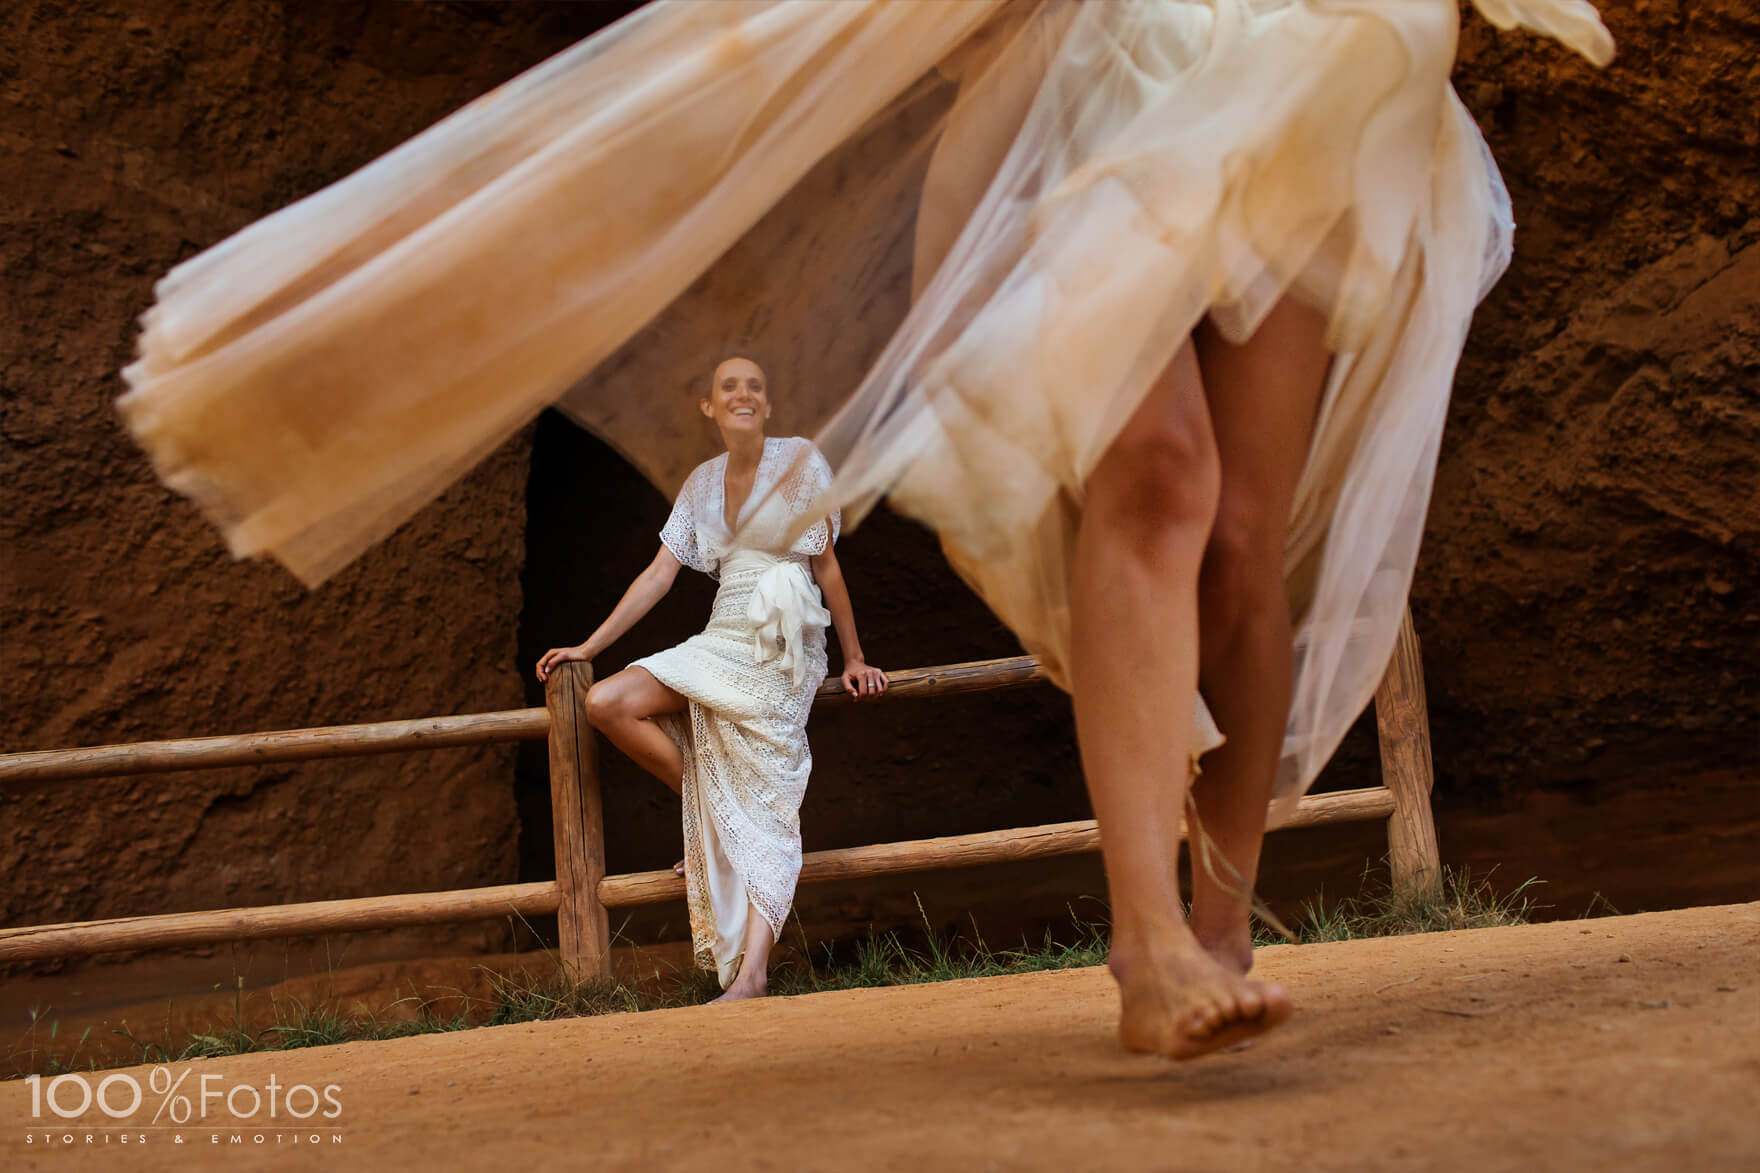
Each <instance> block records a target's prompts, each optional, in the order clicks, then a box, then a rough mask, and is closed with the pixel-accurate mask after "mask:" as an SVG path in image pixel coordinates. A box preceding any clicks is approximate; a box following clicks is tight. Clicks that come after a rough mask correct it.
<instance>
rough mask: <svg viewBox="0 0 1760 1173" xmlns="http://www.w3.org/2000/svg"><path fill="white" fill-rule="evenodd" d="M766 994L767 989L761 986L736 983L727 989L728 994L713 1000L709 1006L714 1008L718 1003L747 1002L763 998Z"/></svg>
mask: <svg viewBox="0 0 1760 1173" xmlns="http://www.w3.org/2000/svg"><path fill="white" fill-rule="evenodd" d="M764 994H765V989H764V987H763V986H761V985H747V984H745V983H744V982H738V981H736V982H734V983H733V984H732V985H731V986H728V987H727V992H726V993H724V994H722V995H721V997H719V998H716V999H713V1000H712V1001H711V1002H710V1003H709V1005H711V1006H713V1005H715V1004H716V1003H717V1002H745V1001H748V1000H749V999H752V998H762V997H763V996H764Z"/></svg>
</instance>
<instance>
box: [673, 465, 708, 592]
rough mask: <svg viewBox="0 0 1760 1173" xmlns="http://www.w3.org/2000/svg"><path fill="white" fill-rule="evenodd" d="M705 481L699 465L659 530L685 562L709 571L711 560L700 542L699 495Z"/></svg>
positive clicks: (676, 556)
mask: <svg viewBox="0 0 1760 1173" xmlns="http://www.w3.org/2000/svg"><path fill="white" fill-rule="evenodd" d="M702 483H703V468H702V466H701V465H699V466H697V468H696V469H695V470H693V471H692V472H691V475H690V476H688V477H686V478H685V482H684V487H683V488H681V489H679V491H678V500H677V501H674V502H673V503H672V516H671V517H668V518H667V519H666V525H665V526H664V527H662V528H661V530H660V541H661V544H663V545H664V546H665V547H666V548H667V549H668V550H671V551H672V556H673V557H674V558H677V559H678V560H679V562H680V563H681V564H682V565H685V566H688V567H690V568H691V569H692V570H696V571H700V572H702V573H703V574H708V573H710V572H711V570H710V566H709V562H708V559H707V558H705V557H704V556H703V550H702V546H701V545H700V544H699V543H698V541H697V494H698V491H699V490H700V489H701V487H702Z"/></svg>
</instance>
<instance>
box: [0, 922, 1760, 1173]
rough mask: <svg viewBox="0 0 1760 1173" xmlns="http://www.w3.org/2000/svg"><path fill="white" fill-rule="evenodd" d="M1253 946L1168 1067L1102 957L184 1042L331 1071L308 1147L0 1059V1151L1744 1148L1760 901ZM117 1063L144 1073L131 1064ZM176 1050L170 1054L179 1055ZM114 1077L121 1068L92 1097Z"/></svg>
mask: <svg viewBox="0 0 1760 1173" xmlns="http://www.w3.org/2000/svg"><path fill="white" fill-rule="evenodd" d="M1260 965H1261V970H1262V972H1263V975H1264V976H1266V977H1269V978H1274V979H1276V980H1278V981H1281V982H1283V983H1285V984H1286V985H1287V986H1288V987H1289V988H1290V989H1291V990H1292V991H1293V992H1294V994H1295V997H1296V1001H1297V1005H1298V1013H1297V1016H1296V1018H1295V1019H1294V1020H1293V1021H1292V1022H1291V1023H1290V1024H1289V1025H1288V1026H1287V1027H1285V1028H1284V1029H1282V1030H1281V1031H1279V1032H1277V1033H1276V1034H1274V1035H1272V1036H1269V1037H1266V1038H1263V1039H1261V1040H1259V1041H1258V1042H1256V1043H1255V1044H1253V1045H1251V1046H1249V1047H1247V1048H1245V1049H1242V1050H1238V1051H1235V1052H1232V1053H1228V1054H1224V1055H1221V1056H1216V1057H1212V1058H1210V1059H1207V1060H1204V1061H1200V1062H1197V1063H1193V1064H1187V1065H1178V1066H1176V1065H1172V1064H1168V1063H1165V1062H1163V1061H1161V1060H1158V1059H1153V1058H1148V1057H1141V1056H1133V1055H1128V1054H1126V1053H1124V1052H1123V1051H1121V1050H1120V1049H1119V1048H1118V1047H1117V1045H1116V1044H1115V1043H1114V1042H1113V1040H1112V1037H1111V1027H1112V1020H1113V1014H1114V1011H1115V999H1114V994H1113V989H1112V985H1111V983H1110V981H1109V980H1108V979H1107V976H1106V974H1105V972H1104V971H1103V970H1100V969H1088V970H1073V971H1063V972H1055V973H1046V974H1036V975H1031V976H1025V977H1014V978H996V979H987V980H979V981H967V982H950V983H945V984H940V985H930V986H914V987H905V988H893V989H884V990H859V991H852V992H847V993H836V994H818V995H813V996H809V997H802V998H790V999H780V998H779V999H772V1000H770V1001H767V1002H758V1003H744V1004H740V1005H736V1006H728V1007H694V1008H691V1009H685V1010H673V1011H657V1012H653V1013H648V1014H640V1015H616V1016H612V1017H605V1018H596V1019H577V1020H570V1021H564V1022H551V1023H541V1024H524V1025H517V1026H508V1027H498V1028H493V1029H485V1030H476V1031H469V1032H464V1033H461V1034H452V1035H430V1036H423V1037H419V1038H412V1039H404V1040H398V1041H393V1042H376V1043H360V1044H350V1045H347V1046H340V1047H329V1048H322V1049H316V1050H310V1051H298V1052H289V1053H283V1054H277V1055H250V1056H241V1057H237V1058H232V1059H225V1060H217V1061H211V1062H206V1063H200V1064H196V1065H194V1066H195V1068H196V1069H197V1072H198V1073H199V1074H197V1078H196V1079H195V1080H192V1081H190V1082H189V1083H188V1084H186V1085H184V1091H185V1092H188V1091H190V1090H194V1089H195V1088H197V1087H198V1086H199V1083H200V1078H201V1076H204V1075H205V1076H209V1077H217V1078H213V1079H211V1080H210V1087H211V1088H212V1089H217V1090H222V1091H224V1090H229V1089H231V1088H232V1087H235V1086H239V1085H246V1084H248V1085H252V1086H254V1087H256V1088H259V1089H265V1088H267V1087H268V1086H269V1081H270V1079H271V1077H273V1078H274V1079H275V1080H276V1081H277V1082H278V1084H279V1085H280V1086H282V1087H287V1086H290V1085H295V1084H307V1085H312V1086H315V1087H320V1088H321V1087H323V1086H324V1085H326V1084H335V1085H337V1091H336V1093H335V1098H336V1100H337V1102H338V1103H339V1104H340V1105H341V1110H340V1112H339V1114H338V1115H337V1116H336V1117H335V1119H334V1120H333V1121H331V1122H330V1123H331V1124H333V1125H334V1127H333V1128H331V1129H328V1130H325V1131H323V1132H322V1133H321V1136H320V1140H319V1142H318V1143H317V1144H313V1143H312V1141H311V1137H312V1136H313V1135H314V1133H318V1131H319V1130H316V1129H312V1128H310V1127H307V1128H303V1129H301V1130H299V1131H298V1132H292V1131H288V1132H276V1131H274V1130H272V1129H269V1128H267V1127H246V1128H242V1129H240V1128H234V1127H226V1126H221V1125H217V1124H215V1123H212V1121H213V1120H215V1119H216V1118H219V1117H223V1116H224V1112H225V1109H224V1108H222V1107H221V1106H220V1104H219V1101H218V1100H216V1101H214V1102H213V1104H212V1106H213V1108H214V1110H215V1112H216V1113H217V1116H211V1117H210V1121H211V1122H210V1123H208V1124H206V1125H204V1126H203V1127H201V1128H183V1129H166V1128H163V1127H160V1128H152V1127H147V1126H146V1121H147V1119H148V1118H149V1117H150V1116H151V1114H152V1112H153V1110H154V1109H155V1108H156V1107H157V1106H158V1101H159V1097H157V1096H155V1095H153V1094H151V1093H148V1094H147V1096H146V1097H145V1101H144V1107H143V1108H142V1109H141V1110H140V1112H139V1113H138V1115H137V1117H135V1118H133V1119H130V1120H126V1121H124V1122H123V1125H122V1127H117V1128H112V1129H110V1130H108V1131H99V1130H98V1129H97V1128H96V1127H95V1126H96V1125H97V1124H99V1123H105V1124H108V1123H110V1121H107V1120H104V1119H103V1118H102V1117H97V1118H96V1119H93V1120H92V1121H91V1122H90V1123H89V1124H88V1123H87V1122H86V1121H85V1120H84V1119H82V1120H81V1121H79V1122H78V1123H74V1124H71V1125H67V1124H63V1125H61V1126H59V1127H55V1128H49V1129H44V1128H42V1127H35V1128H33V1127H32V1125H31V1120H30V1111H31V1098H30V1097H31V1089H30V1087H29V1086H28V1085H26V1084H24V1083H23V1082H21V1081H12V1082H9V1083H7V1084H5V1085H3V1086H0V1121H3V1122H4V1124H3V1125H0V1127H3V1128H4V1130H5V1131H4V1135H3V1136H0V1154H3V1156H0V1161H3V1162H4V1164H5V1167H7V1168H8V1169H15V1170H32V1169H56V1168H73V1167H76V1166H77V1167H79V1168H86V1167H90V1166H99V1167H114V1168H126V1169H130V1170H161V1169H179V1170H182V1169H189V1168H216V1169H219V1168H238V1167H250V1168H259V1167H269V1166H275V1167H288V1168H305V1167H311V1168H325V1169H335V1168H339V1167H348V1168H371V1169H426V1170H432V1169H439V1168H460V1167H481V1166H482V1165H484V1164H485V1163H487V1162H489V1161H494V1162H495V1163H496V1164H497V1165H501V1166H505V1167H509V1168H520V1169H525V1170H539V1169H575V1168H582V1167H592V1168H605V1169H626V1168H631V1169H633V1168H643V1169H651V1168H667V1169H699V1168H700V1169H715V1170H723V1169H727V1168H730V1167H731V1168H759V1169H852V1168H864V1169H865V1168H874V1169H910V1170H913V1171H915V1170H923V1169H942V1168H947V1169H954V1168H958V1169H975V1168H1009V1169H1016V1168H1050V1169H1127V1168H1145V1169H1176V1168H1177V1169H1225V1168H1226V1169H1259V1168H1267V1169H1286V1168H1301V1169H1304V1170H1326V1169H1351V1170H1358V1169H1364V1168H1399V1169H1467V1168H1470V1169H1472V1170H1474V1171H1475V1173H1489V1171H1492V1170H1502V1169H1510V1170H1531V1169H1537V1168H1561V1169H1562V1168H1570V1169H1596V1170H1628V1169H1629V1170H1638V1169H1644V1170H1650V1169H1655V1170H1667V1171H1669V1173H1674V1171H1676V1170H1682V1169H1693V1170H1721V1169H1730V1170H1734V1169H1753V1168H1756V1167H1760V999H1757V998H1756V996H1755V995H1756V992H1757V991H1760V978H1757V977H1756V974H1757V973H1760V904H1745V905H1729V906H1724V907H1717V908H1702V909H1692V910H1687V911H1683V912H1670V913H1652V914H1647V915H1643V916H1632V917H1621V918H1610V919H1606V920H1596V921H1577V922H1568V921H1566V922H1555V923H1551V924H1543V925H1529V926H1524V927H1520V928H1509V929H1490V930H1479V931H1474V932H1464V933H1439V934H1433V935H1428V936H1422V937H1405V938H1392V939H1381V940H1372V941H1353V942H1348V943H1343V944H1336V945H1309V946H1302V947H1295V948H1289V947H1283V948H1274V949H1266V950H1263V951H1262V952H1261V961H1260ZM133 1072H134V1074H135V1075H137V1076H138V1077H139V1078H140V1079H141V1080H142V1081H143V1085H144V1083H145V1081H146V1080H147V1079H148V1078H149V1077H150V1072H149V1070H148V1069H146V1068H135V1069H133ZM183 1074H184V1065H179V1067H178V1068H177V1069H176V1070H175V1071H173V1072H171V1075H172V1076H174V1077H175V1076H181V1075H183ZM161 1078H162V1080H163V1078H164V1077H161ZM122 1093H123V1089H122V1088H121V1086H120V1085H118V1087H117V1088H116V1090H115V1091H114V1092H113V1093H112V1096H113V1098H112V1102H113V1103H121V1102H122V1101H123V1100H125V1099H126V1095H125V1094H122ZM63 1094H64V1096H66V1097H68V1098H69V1102H70V1101H71V1099H74V1098H77V1095H76V1093H75V1092H74V1091H72V1090H71V1089H70V1090H69V1091H67V1092H64V1093H63ZM93 1115H94V1116H95V1115H96V1114H95V1113H94V1114H93ZM137 1120H138V1123H136V1121H137ZM226 1123H230V1121H229V1120H228V1121H226ZM180 1135H181V1136H182V1137H183V1143H182V1144H179V1143H177V1137H178V1136H180ZM234 1135H237V1136H238V1137H239V1138H240V1139H239V1140H238V1141H237V1142H233V1141H232V1140H231V1138H232V1137H233V1136H234ZM259 1135H261V1136H262V1140H261V1141H258V1140H257V1137H258V1136H259ZM336 1135H340V1138H341V1139H340V1140H339V1141H338V1140H332V1139H331V1137H332V1136H336ZM124 1136H126V1137H128V1138H129V1139H128V1141H127V1142H126V1143H124V1141H123V1139H122V1138H123V1137H124ZM88 1137H89V1139H88ZM70 1138H71V1139H70ZM143 1138H144V1139H143ZM215 1138H218V1139H217V1140H216V1139H215ZM296 1138H297V1139H296Z"/></svg>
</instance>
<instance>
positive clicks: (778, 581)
mask: <svg viewBox="0 0 1760 1173" xmlns="http://www.w3.org/2000/svg"><path fill="white" fill-rule="evenodd" d="M771 561H772V564H771V566H770V568H769V569H767V570H765V571H764V573H763V574H761V575H759V576H758V581H757V583H756V584H755V585H754V586H753V587H752V598H751V601H750V602H749V603H747V604H746V618H748V619H749V620H751V623H752V652H753V654H754V655H755V656H756V657H757V659H758V663H760V664H763V663H767V662H769V661H771V660H774V659H776V658H777V657H781V659H782V669H783V671H785V672H787V673H788V674H789V679H790V681H791V682H792V683H793V684H794V686H795V687H796V688H799V687H800V685H801V682H802V681H803V680H805V679H806V676H807V649H806V640H805V636H806V631H807V628H809V627H819V628H823V627H827V626H829V625H830V623H831V612H829V611H827V610H826V609H825V607H824V606H823V605H822V604H821V602H820V597H819V588H818V586H817V585H816V584H815V583H814V582H813V577H812V575H811V574H810V573H809V572H808V570H807V568H806V566H805V565H804V564H802V563H800V562H791V561H786V560H784V559H780V558H779V559H774V560H771Z"/></svg>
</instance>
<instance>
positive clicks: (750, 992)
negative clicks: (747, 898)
mask: <svg viewBox="0 0 1760 1173" xmlns="http://www.w3.org/2000/svg"><path fill="white" fill-rule="evenodd" d="M775 944H776V937H775V935H774V934H773V933H771V931H770V922H769V921H767V920H765V919H764V914H763V913H761V912H759V911H758V906H757V905H755V904H752V903H750V902H748V903H747V904H746V939H745V941H744V943H743V944H742V946H741V948H742V950H743V956H741V958H740V962H739V972H738V973H737V974H735V975H734V978H733V984H732V985H730V986H728V987H727V990H726V992H724V993H723V994H722V995H721V997H719V998H717V999H715V1001H717V1002H740V1001H743V1000H745V999H747V998H762V997H763V996H764V991H765V989H766V988H767V987H768V985H769V981H770V950H771V948H772V947H773V946H774V945H775Z"/></svg>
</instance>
